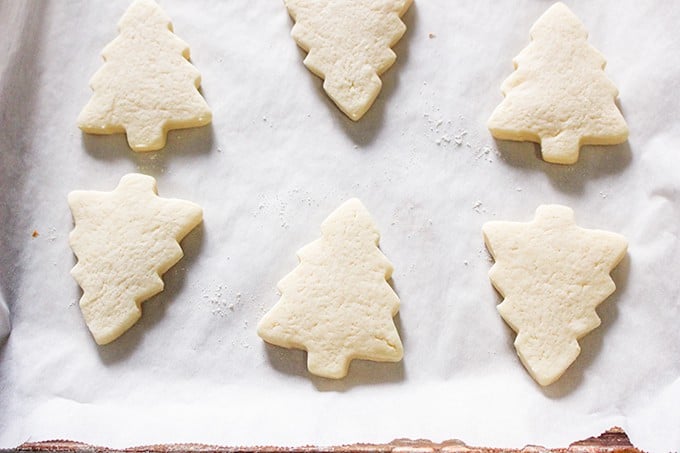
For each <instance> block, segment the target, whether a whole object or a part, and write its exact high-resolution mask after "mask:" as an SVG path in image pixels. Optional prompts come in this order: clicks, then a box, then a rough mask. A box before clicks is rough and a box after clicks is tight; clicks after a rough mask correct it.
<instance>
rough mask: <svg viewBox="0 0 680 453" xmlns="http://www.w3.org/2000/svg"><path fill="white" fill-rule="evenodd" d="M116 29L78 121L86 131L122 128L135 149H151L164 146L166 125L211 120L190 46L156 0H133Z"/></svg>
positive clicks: (194, 124)
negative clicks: (115, 36)
mask: <svg viewBox="0 0 680 453" xmlns="http://www.w3.org/2000/svg"><path fill="white" fill-rule="evenodd" d="M118 30H119V32H120V34H119V36H118V37H117V38H116V39H114V40H113V41H112V42H111V43H110V44H109V45H108V46H106V47H105V48H104V50H103V52H102V56H103V58H104V60H105V63H104V65H103V66H102V67H101V69H100V70H99V71H97V73H96V74H95V75H94V76H93V77H92V80H91V81H90V86H91V87H92V90H93V91H94V94H93V96H92V98H91V99H90V102H88V104H87V105H86V106H85V108H83V110H82V112H81V113H80V116H79V117H78V126H79V127H80V128H81V129H82V130H83V131H84V132H87V133H90V134H115V133H120V132H125V133H126V134H127V140H128V144H129V145H130V148H132V149H133V150H135V151H155V150H159V149H161V148H163V147H164V146H165V141H166V135H167V132H168V130H170V129H182V128H188V127H197V126H204V125H206V124H208V123H210V121H211V119H212V113H211V112H210V108H209V107H208V104H206V102H205V100H204V99H203V97H202V96H201V94H200V93H199V91H198V87H199V86H200V84H201V75H200V74H199V72H198V71H197V70H196V68H195V67H194V66H193V65H192V64H191V63H189V46H188V45H187V44H186V43H185V42H184V41H182V40H181V39H179V38H178V37H177V36H176V35H175V34H174V33H173V32H172V23H171V22H170V18H169V17H168V16H167V15H166V14H165V13H164V12H163V11H162V10H161V9H160V7H159V6H158V5H157V4H156V2H154V1H153V0H135V1H134V2H133V3H132V5H131V6H130V7H129V8H128V10H127V11H126V12H125V14H124V15H123V17H122V19H121V20H120V22H119V23H118Z"/></svg>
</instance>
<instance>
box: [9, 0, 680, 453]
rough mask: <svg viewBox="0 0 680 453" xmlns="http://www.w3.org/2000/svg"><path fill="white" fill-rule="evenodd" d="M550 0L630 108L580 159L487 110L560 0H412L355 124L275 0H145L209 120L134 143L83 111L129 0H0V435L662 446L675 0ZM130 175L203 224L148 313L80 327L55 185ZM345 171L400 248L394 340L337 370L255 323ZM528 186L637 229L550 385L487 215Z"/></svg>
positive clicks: (679, 349)
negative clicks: (611, 441) (108, 329)
mask: <svg viewBox="0 0 680 453" xmlns="http://www.w3.org/2000/svg"><path fill="white" fill-rule="evenodd" d="M567 3H568V5H569V6H570V7H571V8H572V9H573V10H574V12H575V13H576V14H577V15H578V16H579V17H580V18H581V19H582V20H583V21H584V23H585V24H586V26H587V27H588V29H589V30H590V32H591V34H590V42H591V43H592V44H593V45H594V46H595V47H596V48H598V49H599V50H600V51H601V52H602V53H603V54H604V55H605V56H606V57H607V59H608V66H607V74H608V75H609V77H610V78H611V79H612V80H613V81H614V83H615V84H616V85H617V86H618V88H619V90H620V92H621V95H620V97H621V100H620V105H621V108H622V111H623V112H624V115H625V118H626V120H627V121H628V124H629V127H630V131H631V134H630V139H629V141H628V142H627V143H625V144H623V145H620V146H613V147H585V148H584V149H583V151H582V155H581V158H580V160H579V163H578V164H577V165H575V166H571V167H562V166H555V165H549V164H546V163H544V162H542V161H541V160H540V159H539V158H538V157H537V148H536V147H535V146H534V145H531V144H519V143H509V142H496V141H494V140H493V139H492V138H491V137H490V135H489V133H488V131H487V130H486V128H485V122H486V119H487V118H488V116H489V114H490V112H491V111H492V110H493V108H494V107H495V106H496V105H497V104H498V103H499V102H500V101H501V94H500V90H499V86H500V83H501V82H502V80H503V79H504V78H505V77H507V76H508V75H509V74H510V73H511V71H512V63H511V60H512V58H513V57H514V56H515V55H516V54H517V53H518V52H519V51H520V50H521V49H522V48H523V47H525V46H526V45H527V43H528V31H529V28H530V27H531V25H532V24H533V22H534V21H535V20H536V19H537V18H538V16H540V14H541V13H542V12H543V11H544V10H545V9H546V8H547V7H548V6H549V5H550V4H551V3H550V2H546V1H538V0H524V1H510V0H503V1H492V0H467V1H466V0H460V1H456V2H450V1H446V0H427V1H425V0H422V1H418V0H416V2H415V3H414V4H413V6H412V7H411V9H410V10H409V12H408V13H407V14H406V15H405V17H404V21H405V23H406V24H407V27H408V31H407V32H406V35H405V36H404V38H403V39H402V40H401V41H400V42H399V44H398V45H397V46H396V47H395V51H396V53H397V55H398V60H397V63H396V64H395V65H394V66H393V67H392V68H391V69H390V70H389V71H388V72H387V73H386V74H385V75H384V76H383V81H384V87H383V90H382V92H381V94H380V96H379V98H378V100H377V101H376V103H375V105H374V106H373V107H372V109H371V110H370V111H369V113H368V114H367V115H366V116H365V117H364V119H362V120H361V121H360V122H359V123H352V122H351V121H350V120H348V119H347V118H346V117H344V115H343V114H342V113H340V112H339V111H338V110H337V109H336V108H335V107H334V105H333V103H332V102H331V101H330V100H329V99H328V98H327V97H326V96H325V94H324V93H323V90H322V89H321V81H320V80H319V79H317V78H316V77H315V76H313V75H312V74H311V73H310V72H309V71H307V70H306V69H305V68H304V66H303V65H302V59H303V58H304V52H302V51H301V50H299V49H298V48H297V47H296V45H295V43H294V42H293V40H292V39H291V38H290V36H289V33H290V28H291V26H292V21H291V20H290V18H289V17H288V15H287V13H286V10H285V8H284V7H283V5H282V4H281V2H278V1H262V0H259V1H257V2H252V1H246V0H231V1H229V2H222V1H217V0H200V1H199V0H195V1H192V2H182V1H179V0H174V1H173V0H162V1H161V5H162V7H163V8H164V9H165V10H166V12H167V13H168V14H169V15H170V16H171V17H172V18H173V22H174V25H175V31H176V33H177V34H178V36H179V37H181V38H182V39H184V40H185V41H187V42H188V43H189V44H190V45H191V48H192V60H193V63H194V64H195V66H196V67H197V68H198V69H199V70H200V71H201V73H202V75H203V84H202V90H203V93H204V95H205V98H206V99H207V101H208V103H209V104H210V105H211V107H212V108H213V112H214V121H213V124H212V125H211V126H209V127H205V128H200V129H193V130H186V131H176V132H172V133H170V136H169V141H168V146H167V147H166V149H165V150H164V151H161V152H157V153H151V154H136V153H133V152H132V151H131V150H129V149H128V147H127V146H126V142H125V139H124V137H123V136H122V135H119V136H113V137H95V136H88V135H83V134H81V133H80V131H79V130H78V129H77V127H76V126H75V118H76V116H77V114H78V112H79V111H80V109H81V108H82V106H83V105H84V104H85V103H86V102H87V100H88V99H89V97H90V95H91V92H90V90H89V88H88V80H89V78H90V77H91V76H92V74H94V72H95V71H96V70H97V69H98V68H99V67H100V66H101V64H102V61H101V58H100V57H99V53H100V51H101V49H102V48H103V47H104V46H105V45H106V44H107V43H108V42H110V41H111V40H112V39H113V38H114V37H115V36H116V31H115V24H116V22H117V21H118V19H119V18H120V16H121V15H122V13H123V11H124V10H125V8H126V7H127V2H126V1H112V2H87V1H83V0H70V1H59V2H57V1H38V0H32V1H26V2H24V1H19V0H9V1H5V2H2V3H1V4H0V30H1V31H2V35H0V36H1V38H2V39H0V46H1V48H2V52H1V53H0V65H1V66H0V69H1V71H2V72H1V73H0V112H1V114H2V116H1V118H2V126H1V128H0V130H1V132H0V145H1V147H2V148H1V150H0V187H1V191H0V201H1V207H0V209H1V210H0V233H1V234H0V245H1V246H2V248H1V251H2V253H0V266H1V267H0V271H1V272H0V290H1V292H2V296H3V298H4V300H5V301H6V303H7V305H8V307H9V310H10V320H11V323H12V331H11V334H10V336H9V337H8V339H7V340H6V341H4V343H3V344H2V345H0V407H1V408H2V410H0V447H12V446H15V445H17V444H19V443H21V442H24V441H27V440H44V439H50V438H70V439H76V440H80V441H84V442H89V443H94V444H105V445H109V446H113V447H123V446H130V445H136V444H149V443H158V442H203V443H212V444H280V445H299V444H307V443H315V444H322V445H327V444H338V443H345V442H357V441H372V442H385V441H389V440H392V439H393V438H398V437H413V438H415V437H425V438H430V439H432V440H435V441H440V440H444V439H448V438H452V437H457V438H461V439H463V440H464V441H466V442H467V443H468V444H472V445H488V446H507V447H521V446H523V445H524V444H526V443H537V444H542V445H546V446H563V445H566V444H568V443H569V442H570V441H573V440H575V439H579V438H584V437H588V436H590V435H593V434H597V433H599V432H601V431H604V430H605V429H607V428H609V427H611V426H613V425H618V426H621V427H623V428H624V429H625V430H626V431H627V432H628V433H629V435H630V437H631V440H632V441H633V443H634V444H635V445H636V446H638V447H639V448H641V449H645V450H649V451H669V450H677V449H678V448H680V431H679V430H678V429H677V427H678V426H680V405H678V402H679V401H680V379H679V378H680V330H679V329H678V328H677V326H678V322H679V321H680V308H679V304H678V302H679V299H680V285H679V284H678V279H677V276H676V273H677V270H678V269H680V253H678V219H679V218H680V212H679V211H680V204H679V203H680V200H679V198H680V194H679V192H678V188H679V186H680V183H679V180H678V176H677V175H678V170H680V164H679V163H678V159H677V153H678V149H679V148H678V143H679V142H680V118H679V116H680V114H679V113H678V112H680V108H679V107H680V105H679V103H680V101H679V99H680V98H679V97H678V95H677V93H678V92H679V91H678V90H679V89H680V43H679V40H678V39H677V33H676V32H675V29H676V25H677V24H678V23H680V4H679V3H677V2H637V1H632V0H627V1H615V0H606V1H605V0H603V1H598V2H587V1H570V2H567ZM129 172H142V173H146V174H150V175H152V176H154V177H156V178H157V180H158V186H159V191H160V194H161V196H166V197H174V198H184V199H187V200H192V201H195V202H197V203H199V204H201V205H202V206H203V208H204V211H205V217H204V223H203V225H202V226H201V227H199V228H198V229H197V230H195V231H193V232H192V233H191V234H190V235H189V236H188V237H187V238H186V239H185V240H184V241H183V243H182V246H183V248H184V251H185V257H184V259H183V260H182V261H180V263H179V264H177V265H176V266H175V267H174V268H172V269H171V270H170V271H169V272H168V273H167V274H166V275H165V278H164V280H165V282H166V289H165V291H164V292H163V293H161V294H159V295H158V296H156V297H154V298H153V299H151V300H149V301H147V302H146V303H145V304H144V306H143V308H144V314H143V317H142V319H141V320H140V321H139V322H138V323H137V324H136V325H135V326H134V327H133V328H132V329H130V330H129V331H128V332H127V333H126V334H125V335H124V336H123V337H121V338H120V339H119V340H117V341H115V342H114V343H112V344H111V345H108V346H104V347H98V346H97V345H96V344H95V343H94V341H93V340H92V338H91V337H90V334H89V332H88V331H87V328H86V327H85V325H84V322H83V320H82V316H81V314H80V312H79V309H78V306H77V301H78V299H79V297H80V290H79V288H78V286H77V284H76V283H75V281H74V280H73V279H72V278H71V277H70V275H69V270H70V269H71V267H72V266H73V265H74V263H75V259H74V257H73V255H72V253H71V250H70V249H69V246H68V233H69V231H70V230H71V228H72V219H71V214H70V212H69V209H68V206H67V203H66V195H67V193H68V192H69V191H71V190H75V189H91V190H112V189H113V188H114V187H115V186H116V184H117V183H118V181H119V179H120V178H121V177H122V176H123V175H124V174H126V173H129ZM353 196H356V197H359V198H360V199H361V200H362V201H363V202H364V204H365V205H366V206H367V207H368V208H369V210H370V211H371V213H372V215H373V217H374V219H375V221H376V222H377V224H378V225H379V227H380V229H381V232H382V238H381V248H382V250H383V252H384V253H385V255H386V256H387V257H388V258H389V259H390V260H391V261H392V262H393V263H394V266H395V273H394V276H393V282H392V283H393V286H394V288H395V290H396V291H397V293H398V294H399V296H400V298H401V301H402V306H401V311H400V314H399V316H398V317H397V320H396V322H397V326H398V328H399V331H400V333H401V336H402V340H403V343H404V348H405V356H404V360H403V361H402V362H401V363H398V364H376V363H369V362H362V361H355V362H354V363H353V364H352V366H351V369H350V374H349V376H348V378H346V379H345V380H342V381H339V382H335V381H328V380H324V379H320V378H315V377H312V376H310V375H309V374H308V373H307V371H306V367H305V355H304V353H303V352H300V351H288V350H284V349H280V348H276V347H271V346H267V345H265V344H264V343H263V342H262V341H261V340H260V339H259V338H258V337H257V335H256V333H255V329H254V326H255V325H256V323H257V321H258V320H259V318H260V317H261V316H262V314H263V313H264V312H265V311H266V310H267V309H268V308H269V307H271V306H272V305H273V304H274V303H275V302H276V301H277V300H278V295H277V292H276V283H277V281H278V280H279V279H280V278H281V277H283V276H284V275H285V274H287V273H288V272H290V271H291V270H292V269H293V268H294V267H295V265H296V263H297V260H296V257H295V251H296V250H297V249H298V248H300V247H302V246H303V245H305V244H306V243H309V242H311V241H312V240H314V239H316V238H317V237H318V236H319V226H320V223H321V222H322V221H323V219H324V218H325V217H326V216H327V215H328V214H329V213H330V212H331V211H332V210H333V209H335V208H336V207H337V206H338V205H339V204H340V203H342V202H343V201H344V200H346V199H347V198H349V197H353ZM542 203H562V204H566V205H569V206H571V207H572V208H574V210H575V211H576V216H577V221H578V223H579V224H580V225H581V226H584V227H586V228H600V229H606V230H611V231H614V232H618V233H621V234H623V235H624V236H626V238H627V239H628V240H629V241H630V247H629V253H628V256H627V257H626V258H625V259H624V261H623V262H622V263H621V264H620V265H619V267H618V268H617V269H616V270H615V271H614V273H613V278H614V281H615V282H616V284H617V287H618V289H617V291H616V293H615V294H614V295H613V296H611V297H610V298H609V299H608V300H607V301H606V302H604V303H603V304H602V305H601V306H600V308H599V309H598V313H599V314H600V316H601V318H602V326H601V327H600V328H598V329H597V330H595V331H594V332H592V333H591V334H589V335H588V336H586V337H585V338H584V339H583V340H581V346H582V350H583V351H582V353H581V355H580V357H579V358H578V359H577V361H576V362H575V363H574V365H573V366H572V367H571V368H570V369H569V370H568V371H567V372H566V373H565V375H564V376H563V377H562V379H561V380H560V381H558V382H557V383H556V384H554V385H552V386H550V387H548V388H546V389H543V388H540V387H539V386H538V385H537V384H535V383H534V381H533V380H532V379H531V378H530V377H529V375H528V374H527V373H526V371H525V370H524V368H523V367H522V365H521V364H520V362H519V360H518V359H517V357H516V354H515V351H514V348H513V346H512V341H513V339H514V335H513V334H512V332H511V330H510V329H509V328H508V327H507V326H506V325H505V324H504V322H503V321H502V320H501V318H500V317H499V315H498V314H497V312H496V309H495V306H496V304H497V303H499V302H500V297H499V296H498V294H497V293H496V292H495V291H494V290H493V288H492V287H491V285H490V283H489V280H488V277H487V271H488V269H489V267H490V266H491V262H490V261H489V257H488V254H487V253H486V250H485V249H484V246H483V242H482V239H481V231H480V228H481V225H482V223H483V222H485V221H488V220H515V221H528V220H529V219H531V218H532V216H533V212H534V210H535V208H536V207H537V206H538V205H539V204H542ZM34 230H35V231H36V232H37V233H38V236H37V237H33V232H34ZM0 312H1V310H0ZM0 341H3V340H0Z"/></svg>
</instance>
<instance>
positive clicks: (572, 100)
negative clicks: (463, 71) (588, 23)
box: [488, 3, 628, 164]
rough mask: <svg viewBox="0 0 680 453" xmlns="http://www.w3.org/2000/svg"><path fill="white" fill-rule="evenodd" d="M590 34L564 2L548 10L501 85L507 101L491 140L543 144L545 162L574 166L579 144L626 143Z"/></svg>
mask: <svg viewBox="0 0 680 453" xmlns="http://www.w3.org/2000/svg"><path fill="white" fill-rule="evenodd" d="M587 38H588V32H587V30H586V29H585V27H584V26H583V24H582V23H581V22H580V21H579V19H578V18H577V17H576V16H575V15H574V14H573V13H572V12H571V11H570V10H569V8H567V7H566V6H565V5H564V4H562V3H556V4H555V5H553V6H552V7H550V9H548V10H547V11H546V12H545V13H544V14H543V16H541V17H540V18H539V19H538V21H537V22H536V23H535V24H534V26H533V27H532V29H531V40H532V41H531V44H529V46H528V47H526V48H525V49H524V50H523V51H522V52H520V54H519V55H518V56H517V57H516V58H515V59H514V61H513V62H514V65H515V72H514V73H513V74H512V75H511V76H510V77H508V78H507V79H506V80H505V82H504V83H503V86H502V87H501V88H502V91H503V95H504V96H505V99H504V100H503V102H502V103H501V104H500V105H499V106H498V107H497V108H496V110H495V111H494V112H493V114H492V115H491V118H490V119H489V122H488V126H489V129H490V130H491V133H492V135H493V136H494V137H496V138H498V139H503V140H520V141H523V140H527V141H533V142H537V143H540V144H541V152H542V154H543V159H544V160H545V161H547V162H552V163H558V164H573V163H575V162H576V161H577V160H578V155H579V150H580V147H581V146H582V145H614V144H617V143H623V142H625V141H626V139H627V138H628V127H627V126H626V122H625V120H624V119H623V116H621V112H620V111H619V110H618V108H617V106H616V103H615V99H616V97H617V95H618V90H617V89H616V87H615V86H614V84H613V83H612V82H611V81H610V80H609V79H608V78H607V76H606V75H605V73H604V67H605V65H606V61H605V59H604V57H603V56H602V55H601V54H600V52H598V51H597V50H596V49H595V48H593V47H592V46H591V45H590V44H588V41H587Z"/></svg>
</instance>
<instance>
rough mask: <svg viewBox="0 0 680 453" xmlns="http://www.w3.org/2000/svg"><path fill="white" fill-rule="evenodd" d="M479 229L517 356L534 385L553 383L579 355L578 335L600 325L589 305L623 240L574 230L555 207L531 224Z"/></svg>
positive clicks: (607, 289) (608, 283)
mask: <svg viewBox="0 0 680 453" xmlns="http://www.w3.org/2000/svg"><path fill="white" fill-rule="evenodd" d="M482 231H483V233H484V241H485V242H486V246H487V248H488V249H489V252H490V253H491V255H492V256H493V257H494V259H495V260H496V263H495V264H494V265H493V267H492V268H491V270H490V271H489V277H490V278H491V282H492V283H493V285H494V286H495V287H496V289H497V290H498V292H499V293H501V295H502V296H503V297H504V300H503V302H502V303H501V304H500V305H499V306H498V311H499V312H500V314H501V316H502V317H503V319H504V320H505V322H507V323H508V324H509V325H510V327H512V329H513V330H514V331H515V332H517V338H516V339H515V348H517V354H518V355H519V357H520V359H521V361H522V363H523V364H524V366H525V367H526V369H527V370H528V371H529V373H530V374H531V376H532V377H533V378H534V379H535V380H536V381H537V382H538V383H539V384H541V385H549V384H552V383H553V382H555V381H556V380H557V379H559V377H560V376H561V375H562V373H564V371H565V370H566V369H567V368H568V367H569V366H570V365H571V364H572V363H573V362H574V360H576V357H577V356H578V355H579V353H580V351H581V348H580V346H579V344H578V341H577V340H578V339H579V338H581V337H583V336H584V335H586V334H587V333H588V332H590V331H591V330H593V329H595V328H596V327H597V326H599V325H600V318H599V317H598V316H597V313H596V312H595V308H596V307H597V306H598V305H599V304H600V303H601V302H602V301H603V300H605V299H606V298H607V297H608V296H609V295H610V294H611V293H613V292H614V290H615V289H616V286H615V285H614V282H613V280H612V279H611V277H610V276H609V273H610V272H611V271H612V270H613V269H614V267H616V265H617V264H618V263H619V262H620V261H621V259H622V258H623V257H624V256H625V254H626V249H627V242H626V240H625V239H624V238H623V236H621V235H619V234H615V233H610V232H607V231H600V230H586V229H583V228H580V227H578V226H577V225H576V223H575V222H574V212H573V211H572V210H571V209H570V208H567V207H565V206H559V205H544V206H540V207H539V208H538V209H537V210H536V217H535V218H534V220H533V221H532V222H529V223H516V222H489V223H486V224H485V225H484V226H483V228H482Z"/></svg>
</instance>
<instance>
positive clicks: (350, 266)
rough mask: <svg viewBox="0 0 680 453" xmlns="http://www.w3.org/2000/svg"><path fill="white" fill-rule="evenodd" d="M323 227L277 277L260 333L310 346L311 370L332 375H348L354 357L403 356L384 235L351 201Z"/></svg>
mask: <svg viewBox="0 0 680 453" xmlns="http://www.w3.org/2000/svg"><path fill="white" fill-rule="evenodd" d="M321 233H322V237H321V238H320V239H318V240H316V241H314V242H312V243H311V244H308V245H307V246H305V247H303V248H302V249H301V250H300V251H299V252H298V258H299V260H300V264H299V265H298V266H297V267H296V268H295V269H294V270H293V271H292V272H291V273H290V274H288V275H287V276H286V277H284V278H283V279H282V280H281V281H280V282H279V285H278V287H279V290H280V292H281V299H280V300H279V302H278V303H277V304H276V305H275V306H274V307H273V308H272V309H271V310H270V311H269V312H268V313H267V314H266V315H265V316H264V318H263V319H262V320H261V321H260V323H259V325H258V327H257V333H258V335H259V336H260V337H262V338H263V339H264V340H265V341H267V342H268V343H271V344H275V345H278V346H283V347H285V348H297V349H304V350H306V351H307V367H308V368H309V371H310V372H311V373H313V374H316V375H318V376H323V377H327V378H334V379H339V378H342V377H345V376H346V375H347V370H348V367H349V364H350V361H351V360H352V359H366V360H375V361H381V362H398V361H399V360H401V358H402V356H403V348H402V344H401V340H400V339H399V334H398V332H397V329H396V327H395V325H394V321H393V320H392V318H393V317H394V316H395V315H396V314H397V312H398V311H399V298H398V297H397V295H396V294H395V292H394V291H393V290H392V288H391V287H390V285H389V284H388V283H387V280H388V279H389V278H390V277H391V275H392V265H391V263H390V262H389V261H388V260H387V258H385V256H384V255H383V254H382V252H380V250H379V249H378V240H379V238H380V233H379V232H378V230H377V228H376V226H375V224H374V223H373V220H372V219H371V217H370V215H369V213H368V211H367V210H366V208H365V207H364V205H363V204H361V202H360V201H359V200H357V199H351V200H349V201H347V202H345V203H344V204H342V205H341V206H340V207H339V208H338V209H337V210H335V211H334V212H333V213H332V214H331V215H330V216H329V217H328V218H327V219H326V220H325V221H324V222H323V224H322V225H321Z"/></svg>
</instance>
